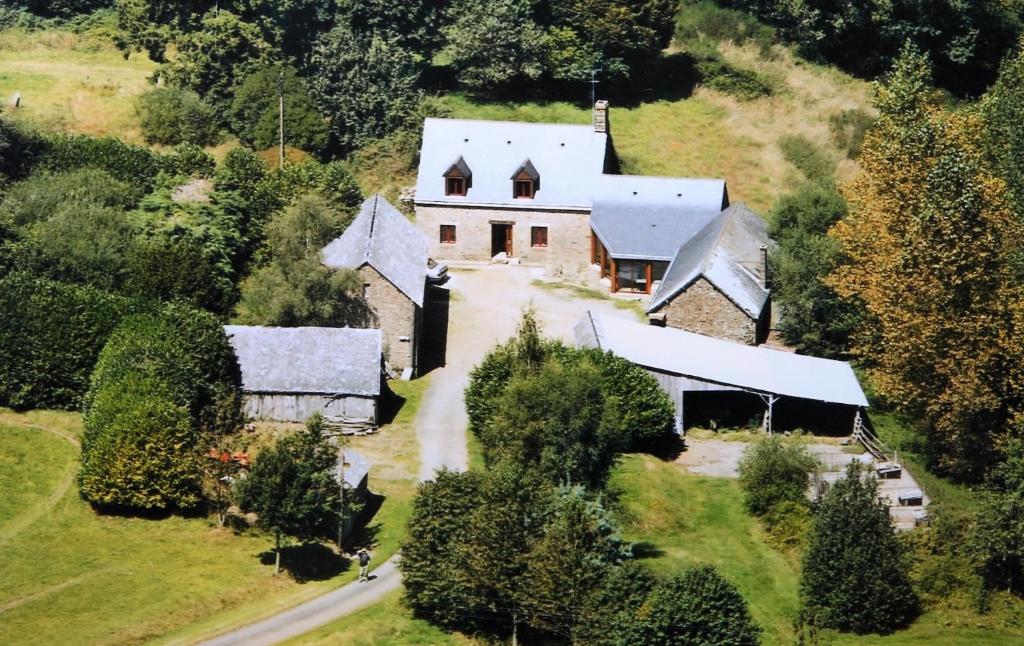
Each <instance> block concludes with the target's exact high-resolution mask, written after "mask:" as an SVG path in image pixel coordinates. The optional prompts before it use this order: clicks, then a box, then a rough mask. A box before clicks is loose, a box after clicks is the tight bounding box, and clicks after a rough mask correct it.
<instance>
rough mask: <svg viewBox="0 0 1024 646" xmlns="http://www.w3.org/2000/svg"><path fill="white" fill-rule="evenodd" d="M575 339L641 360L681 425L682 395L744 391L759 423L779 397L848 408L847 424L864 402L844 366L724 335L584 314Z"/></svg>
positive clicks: (768, 426) (768, 425) (855, 420)
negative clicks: (753, 401)
mask: <svg viewBox="0 0 1024 646" xmlns="http://www.w3.org/2000/svg"><path fill="white" fill-rule="evenodd" d="M575 337H576V343H577V344H578V345H580V346H583V347H592V348H600V349H602V350H609V351H611V352H612V353H614V354H616V355H618V356H620V357H623V358H624V359H628V360H629V361H632V362H633V363H635V364H637V365H640V366H643V367H644V368H645V369H646V370H647V371H648V372H649V373H650V374H652V375H653V376H654V377H655V378H656V379H657V380H658V383H659V384H660V385H661V387H662V389H663V390H664V391H665V392H666V393H668V395H669V396H670V397H671V398H672V401H673V402H674V404H675V406H676V413H677V417H678V420H677V423H678V427H679V429H680V431H681V430H682V429H683V428H684V426H683V414H684V407H685V396H686V393H692V392H709V391H742V392H747V393H752V394H754V395H757V396H758V397H760V398H761V400H762V401H763V402H764V404H765V411H764V420H763V428H764V429H765V430H766V431H768V432H771V431H772V412H773V409H774V407H775V404H776V403H777V402H778V401H779V400H780V399H781V398H784V397H785V398H794V399H801V400H808V401H811V402H820V403H822V404H827V405H834V406H841V407H846V409H848V410H849V411H850V412H851V413H850V415H851V416H850V423H851V425H852V426H853V428H852V429H851V430H854V431H855V430H856V426H857V425H858V424H859V423H860V421H861V411H862V410H863V409H866V408H867V407H868V400H867V397H865V396H864V391H863V390H861V387H860V383H859V382H858V381H857V376H856V375H855V374H854V372H853V369H852V368H851V367H850V364H848V363H846V362H845V361H833V360H831V359H820V358H818V357H808V356H804V355H798V354H792V353H789V352H782V351H779V350H772V349H770V348H766V347H764V346H759V347H751V346H748V345H745V344H742V343H734V342H731V341H723V340H721V339H716V338H713V337H709V336H704V335H703V334H695V333H693V332H686V331H684V330H679V329H675V328H668V327H665V328H663V327H655V326H650V325H644V324H641V323H634V322H632V321H628V320H625V319H619V318H615V317H603V316H599V315H597V314H594V313H592V312H588V313H587V314H586V315H585V316H584V317H583V319H582V320H581V321H580V322H579V323H577V325H576V328H575Z"/></svg>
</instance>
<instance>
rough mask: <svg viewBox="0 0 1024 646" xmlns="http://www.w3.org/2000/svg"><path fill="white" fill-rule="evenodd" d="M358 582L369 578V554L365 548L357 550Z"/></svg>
mask: <svg viewBox="0 0 1024 646" xmlns="http://www.w3.org/2000/svg"><path fill="white" fill-rule="evenodd" d="M358 556H359V582H360V583H362V582H363V581H369V580H370V555H369V554H367V553H366V550H365V549H361V550H359V554H358Z"/></svg>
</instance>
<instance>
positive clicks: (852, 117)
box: [828, 108, 875, 159]
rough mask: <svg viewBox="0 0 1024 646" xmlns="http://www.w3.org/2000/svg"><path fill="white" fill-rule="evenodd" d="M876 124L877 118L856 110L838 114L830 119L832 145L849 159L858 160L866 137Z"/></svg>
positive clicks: (829, 127)
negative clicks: (869, 129)
mask: <svg viewBox="0 0 1024 646" xmlns="http://www.w3.org/2000/svg"><path fill="white" fill-rule="evenodd" d="M874 123H875V118H874V117H872V116H871V115H869V114H867V113H866V112H864V111H862V110H857V109H855V108H853V109H849V110H843V111H841V112H837V113H835V114H833V115H832V116H830V117H829V118H828V129H829V132H830V133H831V134H832V143H834V144H835V145H836V147H837V148H839V149H840V150H842V151H844V152H845V153H846V156H847V158H849V159H856V158H857V157H858V156H859V155H860V147H861V145H862V144H863V143H864V135H865V133H867V131H868V128H870V127H871V126H872V125H873V124H874Z"/></svg>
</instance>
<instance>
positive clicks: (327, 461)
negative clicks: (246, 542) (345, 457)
mask: <svg viewBox="0 0 1024 646" xmlns="http://www.w3.org/2000/svg"><path fill="white" fill-rule="evenodd" d="M337 462H338V453H337V450H336V449H335V448H334V447H332V446H331V445H330V444H329V443H328V441H327V438H325V437H324V435H323V417H322V416H320V415H319V414H317V415H314V416H313V417H311V418H310V419H309V421H307V422H306V429H305V431H301V432H299V433H297V434H295V435H290V436H287V437H284V438H282V439H280V440H278V442H277V443H276V444H275V445H274V446H272V447H270V448H268V449H265V450H264V451H262V452H261V453H260V454H259V455H257V456H256V460H255V461H254V462H253V465H252V470H251V472H250V473H249V477H248V478H246V479H244V480H240V481H239V485H238V501H239V506H240V507H241V508H242V509H243V510H244V511H247V512H255V513H256V515H257V518H258V520H257V522H258V524H259V526H260V527H263V528H264V529H266V530H268V531H271V532H273V533H274V552H275V555H276V558H275V562H274V573H275V574H276V573H278V572H280V570H281V538H282V536H284V535H289V536H294V537H296V538H299V539H301V540H307V541H311V540H314V539H316V538H319V537H327V536H332V535H333V534H334V532H335V531H336V530H337V526H338V521H339V516H338V514H339V512H340V506H341V486H342V485H341V484H340V483H339V482H338V480H337V478H336V476H335V468H336V466H337Z"/></svg>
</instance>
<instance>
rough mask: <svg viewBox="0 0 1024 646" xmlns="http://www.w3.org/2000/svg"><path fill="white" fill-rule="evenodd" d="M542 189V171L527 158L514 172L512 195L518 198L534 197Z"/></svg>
mask: <svg viewBox="0 0 1024 646" xmlns="http://www.w3.org/2000/svg"><path fill="white" fill-rule="evenodd" d="M538 190H540V173H538V172H537V169H536V167H534V165H533V162H531V161H530V160H529V159H527V160H526V161H525V162H523V165H522V166H520V167H519V168H518V169H517V170H516V172H514V173H512V197H514V198H516V199H527V200H529V199H533V197H534V196H535V195H536V194H537V191H538Z"/></svg>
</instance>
